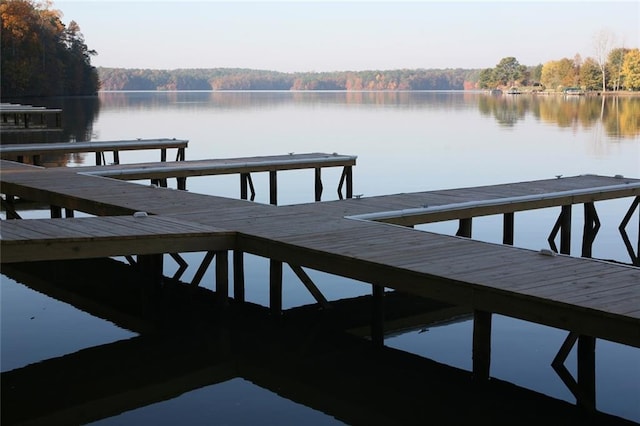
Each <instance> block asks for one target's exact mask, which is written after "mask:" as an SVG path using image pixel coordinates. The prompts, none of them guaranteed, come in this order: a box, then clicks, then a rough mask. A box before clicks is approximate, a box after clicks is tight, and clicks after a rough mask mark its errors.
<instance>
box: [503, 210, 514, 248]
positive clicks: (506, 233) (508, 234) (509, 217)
mask: <svg viewBox="0 0 640 426" xmlns="http://www.w3.org/2000/svg"><path fill="white" fill-rule="evenodd" d="M514 222H515V213H513V212H511V213H505V214H504V217H503V220H502V244H506V245H510V246H512V245H513V228H514Z"/></svg>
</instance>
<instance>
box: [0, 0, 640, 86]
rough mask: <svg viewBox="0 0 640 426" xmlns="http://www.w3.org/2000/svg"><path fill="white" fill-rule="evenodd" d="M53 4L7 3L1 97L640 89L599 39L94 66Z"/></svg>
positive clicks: (638, 74) (624, 60) (631, 64)
mask: <svg viewBox="0 0 640 426" xmlns="http://www.w3.org/2000/svg"><path fill="white" fill-rule="evenodd" d="M50 6H51V3H50V2H43V3H40V2H38V1H37V0H0V18H1V24H2V32H1V37H0V49H1V51H2V55H1V62H0V83H1V84H0V96H2V97H3V98H9V97H19V96H59V95H94V94H96V93H97V91H98V90H99V89H102V90H347V91H358V90H387V91H393V90H468V89H493V88H504V87H511V86H532V87H534V88H537V89H539V90H543V89H544V88H547V89H549V90H561V89H562V88H566V87H575V86H578V87H581V88H583V89H584V90H602V91H605V90H640V50H639V49H638V48H635V49H627V48H615V49H611V48H610V47H609V46H610V43H609V42H610V37H608V36H607V34H603V35H600V36H599V37H598V38H597V39H596V40H597V41H598V43H596V46H595V55H594V57H587V58H586V59H584V60H583V59H582V58H581V56H580V55H576V56H575V57H574V58H573V59H569V58H563V59H560V60H554V61H549V62H546V63H545V64H539V65H536V66H524V65H521V64H520V63H519V62H518V60H517V59H516V58H515V57H506V58H503V59H502V60H500V62H499V63H498V64H497V65H496V66H495V67H493V68H487V69H461V68H455V69H453V68H451V69H401V70H369V71H336V72H319V73H318V72H308V73H283V72H277V71H264V70H252V69H241V68H212V69H177V70H152V69H126V68H98V69H96V68H95V67H93V66H92V65H91V57H92V56H93V55H95V54H96V52H95V51H93V50H90V49H89V48H88V47H87V45H86V43H85V40H84V36H83V35H82V33H81V32H80V27H79V25H78V24H77V23H76V22H75V21H71V23H70V24H69V26H68V27H66V26H65V25H64V24H63V23H62V21H61V20H60V18H61V12H60V11H57V10H53V9H51V7H50Z"/></svg>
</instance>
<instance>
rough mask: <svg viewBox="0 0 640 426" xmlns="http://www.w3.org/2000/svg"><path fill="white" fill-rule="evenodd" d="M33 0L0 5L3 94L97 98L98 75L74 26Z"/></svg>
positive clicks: (0, 83)
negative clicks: (89, 96) (88, 96)
mask: <svg viewBox="0 0 640 426" xmlns="http://www.w3.org/2000/svg"><path fill="white" fill-rule="evenodd" d="M60 18H61V12H60V11H57V10H53V9H50V8H49V4H47V3H45V4H44V5H41V4H38V3H36V2H35V1H32V0H0V20H1V21H2V29H1V31H2V32H1V34H0V50H1V51H2V55H1V60H0V90H1V91H0V95H1V96H2V97H3V98H8V97H18V96H58V95H95V94H96V93H97V91H98V88H99V81H98V72H97V70H96V69H95V68H94V67H93V66H91V56H92V55H94V54H95V52H94V51H93V50H90V49H89V48H88V47H87V45H86V43H85V41H84V36H83V35H82V33H81V32H80V27H79V26H78V24H77V23H76V22H75V21H71V22H70V24H69V26H68V27H67V26H65V25H64V24H63V23H62V21H61V20H60Z"/></svg>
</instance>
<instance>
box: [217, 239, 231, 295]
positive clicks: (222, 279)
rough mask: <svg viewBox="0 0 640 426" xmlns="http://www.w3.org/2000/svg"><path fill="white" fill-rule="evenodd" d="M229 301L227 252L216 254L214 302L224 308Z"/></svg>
mask: <svg viewBox="0 0 640 426" xmlns="http://www.w3.org/2000/svg"><path fill="white" fill-rule="evenodd" d="M228 300H229V252H228V251H226V250H225V251H218V252H216V301H217V303H218V305H219V306H226V305H227V303H228Z"/></svg>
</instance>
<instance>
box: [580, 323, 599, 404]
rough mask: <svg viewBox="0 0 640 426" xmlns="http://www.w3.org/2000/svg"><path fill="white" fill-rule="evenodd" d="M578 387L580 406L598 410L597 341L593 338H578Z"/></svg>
mask: <svg viewBox="0 0 640 426" xmlns="http://www.w3.org/2000/svg"><path fill="white" fill-rule="evenodd" d="M578 386H580V389H581V390H582V392H581V396H582V397H581V398H578V405H580V406H581V407H583V408H585V409H587V410H589V411H593V410H595V409H596V339H595V337H591V336H582V335H581V336H580V337H578Z"/></svg>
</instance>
